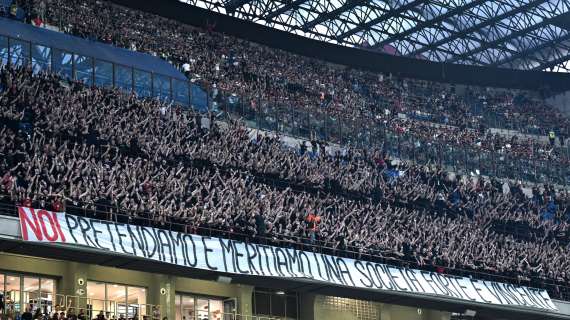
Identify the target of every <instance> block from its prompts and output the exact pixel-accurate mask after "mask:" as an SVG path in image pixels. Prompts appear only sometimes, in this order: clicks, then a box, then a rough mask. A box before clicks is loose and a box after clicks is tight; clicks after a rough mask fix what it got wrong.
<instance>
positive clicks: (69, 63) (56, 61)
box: [52, 49, 73, 79]
mask: <svg viewBox="0 0 570 320" xmlns="http://www.w3.org/2000/svg"><path fill="white" fill-rule="evenodd" d="M52 56H53V59H52V70H53V71H54V72H55V73H57V74H59V75H60V76H62V77H64V78H67V79H73V54H71V53H69V52H65V51H61V50H59V49H53V50H52Z"/></svg>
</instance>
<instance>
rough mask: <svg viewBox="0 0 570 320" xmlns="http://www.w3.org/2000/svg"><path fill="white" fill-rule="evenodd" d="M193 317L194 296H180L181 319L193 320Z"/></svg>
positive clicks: (194, 314) (194, 309)
mask: <svg viewBox="0 0 570 320" xmlns="http://www.w3.org/2000/svg"><path fill="white" fill-rule="evenodd" d="M195 317H196V308H194V297H188V296H182V320H194V318H195Z"/></svg>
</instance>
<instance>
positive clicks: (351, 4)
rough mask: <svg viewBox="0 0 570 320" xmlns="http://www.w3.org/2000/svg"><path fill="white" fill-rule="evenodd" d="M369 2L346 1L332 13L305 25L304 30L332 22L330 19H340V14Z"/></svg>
mask: <svg viewBox="0 0 570 320" xmlns="http://www.w3.org/2000/svg"><path fill="white" fill-rule="evenodd" d="M367 2H368V0H346V2H345V3H344V4H343V5H342V6H340V7H338V8H336V9H334V10H333V11H331V12H327V13H326V14H321V15H319V16H318V17H317V18H316V19H314V20H311V21H309V22H307V23H305V24H304V25H303V27H302V29H303V30H307V29H310V28H313V27H315V26H316V25H318V24H320V23H323V22H325V21H327V20H330V19H334V18H336V17H338V16H339V15H340V14H342V13H343V12H346V11H348V10H350V9H352V8H354V7H357V6H359V5H361V4H365V3H367Z"/></svg>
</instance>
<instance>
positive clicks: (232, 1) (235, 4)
mask: <svg viewBox="0 0 570 320" xmlns="http://www.w3.org/2000/svg"><path fill="white" fill-rule="evenodd" d="M251 1H252V0H229V1H226V4H225V7H226V10H227V11H228V12H229V13H231V12H233V11H235V10H236V9H237V8H239V7H241V6H243V5H245V4H248V3H249V2H251Z"/></svg>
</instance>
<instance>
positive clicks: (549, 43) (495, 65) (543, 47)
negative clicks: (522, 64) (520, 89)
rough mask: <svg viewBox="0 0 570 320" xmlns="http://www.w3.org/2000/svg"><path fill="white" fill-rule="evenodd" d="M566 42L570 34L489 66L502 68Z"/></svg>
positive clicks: (569, 38)
mask: <svg viewBox="0 0 570 320" xmlns="http://www.w3.org/2000/svg"><path fill="white" fill-rule="evenodd" d="M566 40H570V33H568V34H566V35H565V36H562V37H560V38H556V39H552V40H550V41H547V42H543V43H541V44H540V45H538V46H535V47H532V48H528V49H527V50H523V51H521V52H519V53H517V54H513V55H511V56H510V57H508V58H505V59H502V60H500V61H497V62H495V63H492V64H490V65H489V66H492V67H500V66H502V65H505V64H507V63H509V62H512V61H515V60H517V59H521V58H525V57H528V56H531V55H532V54H533V53H536V52H539V51H541V50H543V49H546V48H548V47H553V46H556V44H557V43H560V42H563V41H566Z"/></svg>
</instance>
